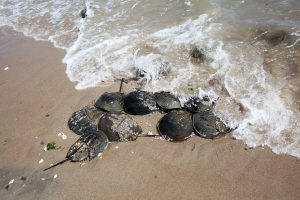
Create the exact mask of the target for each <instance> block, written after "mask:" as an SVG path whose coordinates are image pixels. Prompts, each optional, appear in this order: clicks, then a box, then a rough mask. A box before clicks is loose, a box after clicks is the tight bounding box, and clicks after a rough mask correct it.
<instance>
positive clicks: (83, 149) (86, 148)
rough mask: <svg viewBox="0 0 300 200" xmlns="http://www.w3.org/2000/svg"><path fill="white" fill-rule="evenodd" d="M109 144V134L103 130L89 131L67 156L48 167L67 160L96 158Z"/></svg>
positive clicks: (76, 160)
mask: <svg viewBox="0 0 300 200" xmlns="http://www.w3.org/2000/svg"><path fill="white" fill-rule="evenodd" d="M107 145H108V139H107V136H106V135H105V134H104V133H103V132H102V131H87V132H86V134H84V135H82V136H81V137H80V138H79V139H78V140H77V141H76V142H75V143H74V144H73V145H72V146H71V147H70V149H69V151H68V153H67V155H66V158H65V159H64V160H62V161H60V162H58V163H56V164H54V165H52V166H50V167H48V168H46V169H44V171H46V170H48V169H51V168H53V167H55V166H57V165H60V164H63V163H64V162H66V161H69V160H70V161H71V162H81V161H85V160H87V159H89V160H91V159H93V158H95V157H96V156H97V155H98V154H99V153H101V152H103V151H104V150H105V149H106V147H107Z"/></svg>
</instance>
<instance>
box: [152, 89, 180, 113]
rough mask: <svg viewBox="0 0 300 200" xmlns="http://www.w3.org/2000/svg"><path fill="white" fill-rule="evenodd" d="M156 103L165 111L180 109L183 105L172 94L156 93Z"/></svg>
mask: <svg viewBox="0 0 300 200" xmlns="http://www.w3.org/2000/svg"><path fill="white" fill-rule="evenodd" d="M155 98H156V103H157V105H158V106H159V107H160V108H162V109H163V110H173V109H180V108H181V104H180V101H179V99H178V98H177V97H175V96H174V95H173V94H171V93H170V92H160V93H155Z"/></svg>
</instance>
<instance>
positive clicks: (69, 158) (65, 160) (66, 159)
mask: <svg viewBox="0 0 300 200" xmlns="http://www.w3.org/2000/svg"><path fill="white" fill-rule="evenodd" d="M68 160H71V157H68V158H65V159H64V160H62V161H60V162H58V163H56V164H54V165H51V166H50V167H48V168H46V169H44V170H43V171H47V170H48V169H51V168H53V167H56V166H58V165H61V164H63V163H65V162H67V161H68Z"/></svg>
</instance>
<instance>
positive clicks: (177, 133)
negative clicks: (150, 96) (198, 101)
mask: <svg viewBox="0 0 300 200" xmlns="http://www.w3.org/2000/svg"><path fill="white" fill-rule="evenodd" d="M157 130H158V132H159V134H160V135H161V136H163V137H164V138H165V139H167V140H169V141H182V140H185V139H187V138H189V137H190V136H191V135H192V133H193V123H192V114H191V113H189V112H187V111H184V110H173V111H171V112H169V113H168V114H166V115H165V116H163V117H162V118H161V119H160V120H159V122H158V124H157Z"/></svg>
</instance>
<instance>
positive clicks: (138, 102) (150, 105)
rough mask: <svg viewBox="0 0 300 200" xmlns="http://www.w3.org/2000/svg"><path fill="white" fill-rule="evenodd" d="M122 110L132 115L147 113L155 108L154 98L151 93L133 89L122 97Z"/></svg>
mask: <svg viewBox="0 0 300 200" xmlns="http://www.w3.org/2000/svg"><path fill="white" fill-rule="evenodd" d="M124 110H125V112H126V113H129V114H132V115H147V114H150V113H151V112H153V111H155V110H157V107H156V99H155V96H154V95H153V94H152V93H149V92H146V91H139V90H138V91H134V92H130V93H129V94H127V95H126V96H125V98H124Z"/></svg>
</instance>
